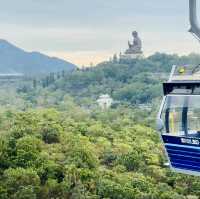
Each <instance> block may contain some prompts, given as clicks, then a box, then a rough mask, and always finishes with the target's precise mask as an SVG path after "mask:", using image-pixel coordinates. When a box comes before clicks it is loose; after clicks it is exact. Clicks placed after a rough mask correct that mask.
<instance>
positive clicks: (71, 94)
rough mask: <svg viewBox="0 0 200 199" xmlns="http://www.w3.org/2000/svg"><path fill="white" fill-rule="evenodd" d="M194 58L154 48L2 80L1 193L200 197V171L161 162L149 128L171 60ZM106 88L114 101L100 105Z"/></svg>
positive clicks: (9, 197) (21, 198) (11, 198)
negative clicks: (181, 170) (134, 56)
mask: <svg viewBox="0 0 200 199" xmlns="http://www.w3.org/2000/svg"><path fill="white" fill-rule="evenodd" d="M199 63H200V56H199V55H195V54H191V55H189V56H182V57H179V56H177V55H166V54H160V53H157V54H155V55H153V56H150V57H148V58H146V59H142V60H134V61H130V62H127V61H126V62H125V61H122V60H118V59H113V60H112V61H109V62H104V63H101V64H99V65H97V66H96V67H94V68H91V69H84V70H83V69H81V70H76V71H73V72H71V73H65V72H64V71H60V73H56V74H47V75H46V76H44V77H41V78H35V77H33V78H32V79H31V80H27V79H25V80H23V81H22V82H18V83H16V84H15V85H16V86H14V85H12V84H11V85H5V84H4V85H2V86H1V96H0V105H1V114H0V131H1V136H0V198H2V199H37V198H38V199H43V198H44V199H46V198H51V199H198V198H200V179H199V178H198V177H193V176H187V175H181V174H176V173H173V172H171V171H170V170H169V168H167V167H165V162H166V159H165V156H164V153H163V148H162V145H161V142H160V140H159V136H158V133H157V132H156V131H155V129H154V120H155V114H156V111H157V109H158V103H159V100H160V99H161V95H162V92H161V91H162V85H161V82H162V81H164V80H166V79H167V77H168V74H169V72H170V70H171V66H172V65H173V64H181V65H182V64H184V65H185V64H186V65H187V64H192V65H197V64H199ZM105 93H108V94H109V95H110V96H111V97H112V98H113V99H114V102H115V103H114V104H113V106H112V107H111V108H110V109H108V110H106V111H102V110H101V109H100V108H99V107H98V106H97V104H96V99H97V98H98V96H99V95H100V94H105ZM141 104H149V105H150V106H151V108H150V109H142V108H141V107H140V105H141Z"/></svg>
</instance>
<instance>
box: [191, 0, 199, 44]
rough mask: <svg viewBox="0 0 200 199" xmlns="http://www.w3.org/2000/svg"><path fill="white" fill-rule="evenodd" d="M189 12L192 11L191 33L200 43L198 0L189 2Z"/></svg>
mask: <svg viewBox="0 0 200 199" xmlns="http://www.w3.org/2000/svg"><path fill="white" fill-rule="evenodd" d="M189 11H190V25H191V28H190V29H189V32H191V33H192V34H193V35H194V36H195V38H197V39H198V41H200V26H199V23H198V19H197V2H196V0H189Z"/></svg>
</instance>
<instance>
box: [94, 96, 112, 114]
mask: <svg viewBox="0 0 200 199" xmlns="http://www.w3.org/2000/svg"><path fill="white" fill-rule="evenodd" d="M97 103H98V105H99V106H100V108H101V109H103V110H106V109H108V108H110V107H111V105H112V103H113V99H112V98H111V97H110V96H109V95H108V94H105V95H100V96H99V98H98V100H97Z"/></svg>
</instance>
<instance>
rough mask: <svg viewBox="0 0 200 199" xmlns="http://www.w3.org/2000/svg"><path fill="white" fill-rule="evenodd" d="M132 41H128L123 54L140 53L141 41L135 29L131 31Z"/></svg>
mask: <svg viewBox="0 0 200 199" xmlns="http://www.w3.org/2000/svg"><path fill="white" fill-rule="evenodd" d="M132 36H133V43H131V42H130V41H128V46H129V48H128V49H127V50H126V51H125V54H142V41H141V39H140V38H139V36H138V33H137V32H136V31H133V32H132Z"/></svg>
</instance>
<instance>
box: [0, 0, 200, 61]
mask: <svg viewBox="0 0 200 199" xmlns="http://www.w3.org/2000/svg"><path fill="white" fill-rule="evenodd" d="M198 7H199V11H200V6H199V5H198ZM0 24H1V28H0V38H2V39H6V40H8V41H9V42H12V43H14V44H15V45H17V46H19V47H21V48H23V49H25V50H28V51H40V52H42V53H46V54H48V55H51V56H58V57H60V58H64V59H66V60H68V61H71V62H73V63H75V64H79V65H88V64H89V63H90V62H93V63H98V62H100V61H103V60H107V59H108V58H109V57H110V56H111V55H112V54H114V53H119V52H120V51H122V52H123V51H124V50H125V49H126V48H127V40H128V39H129V40H130V39H131V32H132V31H133V30H137V31H138V32H139V34H140V36H141V38H142V40H143V50H144V53H145V55H147V56H148V55H150V54H152V53H154V52H156V51H160V52H167V53H178V54H188V53H190V52H199V51H200V44H199V43H198V42H197V41H196V40H195V39H194V38H193V37H192V36H191V35H190V34H189V33H188V32H187V30H188V29H189V23H188V0H168V1H162V0H71V1H70V0H17V1H14V0H6V1H5V0H0Z"/></svg>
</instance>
